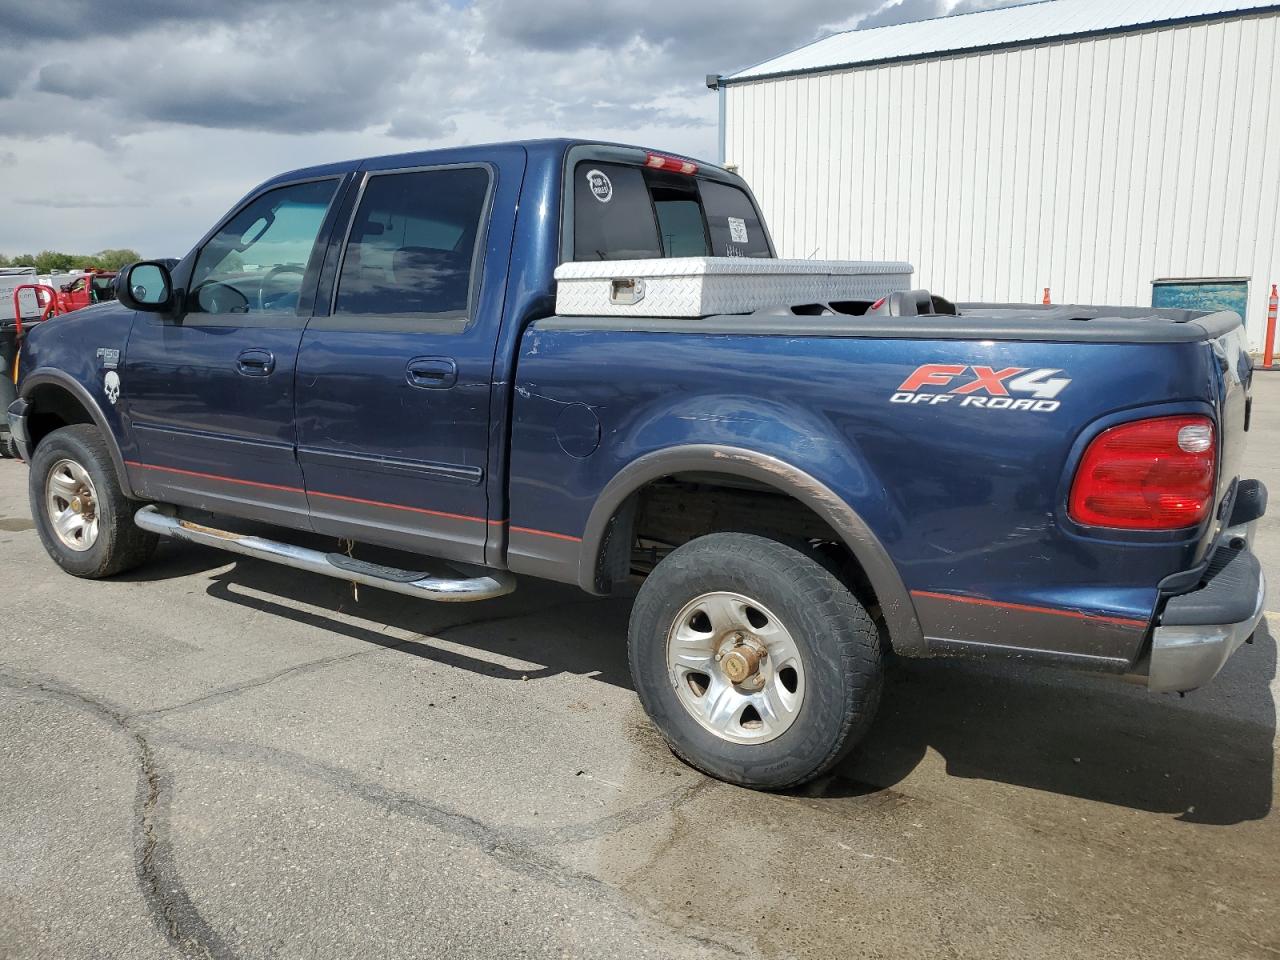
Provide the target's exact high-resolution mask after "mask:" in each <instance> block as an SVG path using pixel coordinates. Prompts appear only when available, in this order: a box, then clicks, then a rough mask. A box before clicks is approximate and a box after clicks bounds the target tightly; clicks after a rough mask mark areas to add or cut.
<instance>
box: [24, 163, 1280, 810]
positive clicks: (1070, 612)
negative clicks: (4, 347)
mask: <svg viewBox="0 0 1280 960" xmlns="http://www.w3.org/2000/svg"><path fill="white" fill-rule="evenodd" d="M602 178H603V179H602ZM672 253H680V254H681V255H682V257H693V258H695V259H696V258H697V257H699V256H700V255H702V256H710V257H712V258H713V259H714V258H720V257H725V256H728V255H737V256H745V257H754V258H757V259H759V260H760V261H761V263H760V264H758V265H757V267H759V268H760V269H770V268H772V264H771V263H770V261H771V260H772V258H773V257H774V247H773V244H772V241H771V240H770V239H769V235H768V232H767V230H766V229H765V226H764V223H763V219H762V217H761V215H760V212H759V209H758V207H757V205H756V202H755V200H754V199H753V198H752V196H751V193H750V191H749V190H748V188H747V186H746V184H745V183H744V182H743V181H742V180H741V179H740V178H739V177H737V176H735V175H734V174H732V173H729V172H727V171H725V170H723V169H719V168H717V167H713V166H708V165H706V164H702V163H696V162H694V161H691V160H687V159H685V158H672V157H669V156H666V155H662V154H657V153H654V152H652V151H648V150H645V149H642V148H633V147H622V146H612V145H603V144H594V143H581V142H572V141H538V142H527V143H508V144H498V145H490V146H481V147H472V148H459V149H450V150H441V151H433V152H427V153H414V154H408V155H402V156H392V157H380V158H376V159H369V160H362V161H358V162H351V163H338V164H330V165H326V166H318V167H313V168H309V169H305V170H299V171H295V172H293V173H288V174H285V175H283V176H280V177H277V178H275V179H273V180H270V181H268V182H267V183H264V184H263V185H262V186H260V187H258V188H256V189H255V190H253V191H252V192H251V193H250V194H249V195H248V196H246V197H245V198H244V199H243V200H242V201H241V202H240V203H238V204H236V206H235V208H234V209H232V210H231V211H230V212H229V213H228V214H227V215H226V217H225V218H223V220H221V221H220V222H219V223H218V224H217V225H216V226H214V228H213V229H212V230H210V231H209V233H208V234H207V235H206V236H205V237H204V238H203V239H202V240H200V242H199V243H197V244H196V245H195V247H194V249H193V250H192V251H191V253H190V254H188V255H187V256H186V258H184V259H183V260H182V261H181V262H180V263H178V264H176V265H173V264H171V263H164V262H143V263H138V264H134V265H132V266H131V267H129V268H127V269H126V270H125V271H123V272H122V276H121V279H120V282H119V285H118V291H119V302H118V303H108V304H102V305H99V306H93V307H88V308H86V309H84V310H80V311H78V312H77V313H75V314H72V315H70V316H68V317H65V318H60V319H59V321H58V322H56V323H50V324H46V325H45V326H44V327H43V328H41V329H38V330H36V331H34V332H33V334H32V336H31V337H30V338H29V339H28V340H27V342H26V344H25V347H24V349H23V351H22V355H21V359H20V379H19V399H17V400H16V401H15V402H14V403H13V405H12V407H11V408H10V409H9V421H10V424H11V426H12V430H13V433H14V435H15V437H17V438H18V440H19V443H20V446H21V451H22V454H23V456H24V458H29V460H30V493H31V506H32V511H33V514H34V516H35V519H36V522H37V528H38V531H39V534H40V537H41V539H42V540H43V542H44V545H45V547H46V548H47V550H48V552H49V555H50V556H51V557H52V558H53V559H54V560H55V561H56V562H57V563H58V564H59V565H60V566H61V567H62V568H63V569H64V570H66V571H67V572H68V573H71V574H74V575H76V576H79V577H89V578H95V577H106V576H110V575H112V574H116V573H120V572H122V571H125V570H128V569H131V568H133V567H136V566H138V565H139V564H141V563H143V562H145V561H146V560H147V558H148V557H149V556H150V555H151V552H152V550H153V548H154V547H155V544H156V538H157V536H158V535H165V536H173V537H178V538H182V539H186V540H189V541H193V542H196V543H203V544H213V545H217V546H220V547H223V548H225V549H227V550H230V551H233V552H236V553H241V554H248V555H251V556H256V557H263V558H267V559H270V560H274V561H277V562H280V563H284V564H287V565H290V566H293V567H297V568H300V569H302V570H306V571H313V572H319V573H323V574H327V575H330V576H337V577H341V578H343V579H347V580H352V581H355V582H358V583H362V584H368V585H374V586H378V587H382V588H385V589H388V590H395V591H399V592H402V593H409V594H413V595H417V596H421V597H425V598H428V599H434V600H448V601H460V600H478V599H484V598H489V597H494V596H497V595H500V594H503V593H506V592H509V591H510V590H512V589H514V587H515V585H516V581H515V579H514V577H513V575H515V574H521V575H526V576H529V577H540V578H546V579H548V580H554V581H561V582H564V583H569V584H576V585H577V586H579V587H581V588H582V589H583V590H584V591H586V592H587V593H590V594H608V593H610V592H612V591H615V590H617V589H620V588H622V587H623V586H624V585H626V584H628V583H634V581H635V579H636V577H641V578H643V579H642V581H641V582H640V583H639V586H638V593H637V594H636V596H635V602H634V608H633V612H632V615H631V622H630V627H629V637H628V650H629V657H630V665H631V670H632V676H633V678H634V683H635V688H636V691H637V693H638V694H639V697H640V700H641V702H642V703H643V705H644V707H645V709H646V710H647V711H648V713H649V715H650V717H651V718H652V719H653V721H654V723H655V724H656V725H657V727H658V728H659V729H660V730H661V732H662V734H663V735H664V736H665V737H666V739H667V741H668V743H669V744H670V745H671V747H672V749H673V750H674V751H675V752H676V753H677V754H678V755H679V756H681V757H682V758H684V759H685V760H687V761H688V762H689V763H691V764H693V765H694V766H696V767H698V768H700V769H702V770H704V771H706V772H708V773H710V774H712V775H714V776H716V777H720V778H723V779H725V780H728V781H732V782H734V783H739V784H744V785H749V786H753V787H760V788H769V789H779V788H786V787H791V786H794V785H796V784H799V783H802V782H804V781H806V780H808V779H810V778H812V777H815V776H817V775H819V774H821V773H823V772H824V771H827V770H829V769H830V768H831V767H832V765H833V764H834V763H836V761H837V760H839V759H840V758H841V757H842V756H843V755H844V754H845V753H846V752H847V751H848V750H849V749H851V747H852V746H853V745H854V744H855V743H857V742H858V740H859V738H861V737H862V736H863V734H864V733H865V731H866V730H867V726H868V724H869V723H870V722H871V719H872V717H873V715H874V714H875V711H876V708H877V703H878V701H879V698H880V691H881V678H882V672H883V662H884V657H885V656H886V655H887V654H889V653H890V652H892V653H894V654H897V655H900V656H904V657H948V656H972V657H978V658H996V657H1012V658H1017V659H1020V660H1025V661H1033V662H1038V663H1043V664H1047V665H1050V666H1056V667H1064V668H1072V669H1077V670H1090V671H1096V672H1099V673H1104V674H1110V675H1112V676H1114V677H1116V678H1117V679H1119V678H1124V677H1127V678H1129V679H1135V678H1136V679H1139V680H1141V682H1144V683H1145V684H1147V686H1148V687H1149V688H1150V689H1151V690H1153V691H1185V690H1190V689H1192V688H1195V687H1198V686H1200V685H1202V684H1204V683H1206V682H1208V681H1209V680H1210V679H1211V678H1212V677H1213V676H1214V675H1215V674H1216V673H1217V672H1218V670H1219V668H1220V667H1221V666H1222V664H1223V663H1224V661H1225V660H1226V659H1227V657H1228V656H1229V655H1231V653H1232V652H1233V651H1234V650H1236V649H1237V648H1238V647H1239V645H1240V644H1241V643H1242V642H1243V641H1244V640H1245V639H1246V638H1248V637H1249V636H1250V635H1251V634H1252V632H1253V630H1254V627H1255V625H1256V624H1257V622H1258V620H1259V617H1260V616H1261V612H1262V597H1263V580H1262V575H1261V572H1260V569H1259V565H1258V562H1257V560H1256V559H1255V558H1254V556H1253V554H1252V552H1251V550H1250V541H1251V537H1252V531H1253V529H1254V526H1255V523H1256V521H1257V519H1258V517H1259V516H1261V514H1262V513H1263V511H1264V509H1265V504H1266V491H1265V489H1264V488H1263V486H1262V485H1261V484H1259V483H1257V482H1256V481H1254V480H1251V479H1248V478H1244V477H1241V475H1240V464H1241V456H1242V452H1243V450H1244V444H1245V433H1246V431H1247V429H1248V425H1249V404H1250V398H1249V390H1250V378H1251V367H1250V362H1249V359H1248V357H1247V355H1246V352H1245V340H1244V338H1243V333H1242V327H1241V322H1240V318H1239V317H1237V316H1236V315H1234V314H1229V313H1207V314H1206V313H1196V312H1191V311H1182V310H1154V309H1147V308H1129V309H1125V308H1113V307H1074V306H1059V307H1042V306H1007V305H1005V306H998V305H964V304H961V305H959V306H958V307H955V306H952V305H951V304H949V303H948V302H947V301H945V300H943V299H942V298H940V297H937V296H934V295H931V294H929V293H927V292H922V291H901V290H897V291H894V292H892V293H891V294H890V295H888V296H883V297H879V298H877V299H876V300H874V301H872V300H870V299H862V300H859V299H856V298H855V299H848V300H836V301H835V302H830V301H826V302H824V301H821V300H819V301H817V302H807V303H799V302H783V303H776V304H773V305H770V306H763V307H754V308H751V309H750V310H749V312H742V313H736V314H719V315H708V316H702V315H697V316H692V317H688V316H684V317H682V316H657V315H654V313H655V312H665V311H656V310H654V308H653V307H651V306H649V305H650V304H652V303H653V300H652V299H644V297H643V296H642V295H643V294H644V293H645V287H644V283H643V282H642V280H643V277H641V276H640V275H641V274H642V273H645V271H647V273H645V275H646V276H650V277H652V276H653V275H654V274H655V272H656V273H661V270H656V271H655V268H654V261H655V260H661V259H662V258H664V257H666V256H667V255H669V254H672ZM580 261H581V262H582V263H579V262H580ZM605 261H608V262H610V263H611V265H610V266H608V267H607V268H602V267H600V266H596V267H592V268H591V269H590V270H588V269H587V267H586V264H589V263H592V262H594V263H596V264H600V263H602V262H605ZM613 261H618V262H617V263H612V262H613ZM674 262H675V261H673V263H674ZM681 262H682V263H683V262H685V261H681ZM715 262H716V263H720V262H722V261H719V260H716V261H715ZM558 268H560V269H561V271H562V275H563V276H565V277H569V276H573V277H586V278H587V279H591V278H594V277H598V278H600V279H601V282H604V283H606V284H609V287H608V295H607V297H606V299H607V300H608V302H609V303H611V304H613V305H614V306H616V308H617V309H616V310H612V313H611V315H591V316H566V315H563V314H562V313H561V314H558V313H557V311H556V306H555V305H556V299H557V284H556V280H555V277H554V274H555V272H556V270H557V269H558ZM673 269H674V268H673ZM778 269H781V267H779V268H778ZM610 270H613V271H614V275H613V279H612V280H611V281H610V280H609V276H610V273H609V271H610ZM584 271H585V272H584ZM737 282H740V283H741V284H742V285H743V286H744V288H745V287H746V286H747V285H748V284H749V282H753V281H751V278H750V276H748V275H746V274H744V275H743V278H742V279H741V280H740V281H737ZM815 282H816V281H815ZM757 288H758V285H757V287H756V288H753V289H757ZM729 289H730V292H732V285H731V284H730V287H729ZM814 289H827V288H826V287H820V286H818V287H814ZM611 309H612V308H611ZM646 311H649V312H646ZM243 521H256V522H258V523H259V524H266V525H268V526H267V527H266V529H265V531H264V529H263V528H262V527H260V526H259V527H258V528H256V529H254V530H246V529H245V528H244V527H243V526H242V525H241V523H242V522H243ZM305 534H314V535H323V536H325V537H333V538H342V539H343V540H347V541H355V542H356V543H357V544H360V545H363V549H364V550H365V552H363V553H362V552H361V550H360V549H358V550H356V551H355V556H354V557H352V556H348V554H347V552H346V551H339V550H337V549H336V547H335V548H334V550H333V551H332V552H326V551H325V550H324V549H323V548H322V549H319V550H317V549H312V548H311V547H308V546H306V543H305V541H306V540H307V537H306V536H305ZM371 548H393V549H395V550H397V551H401V553H399V554H397V555H396V556H397V557H398V558H399V559H397V560H394V561H389V560H387V559H385V557H383V556H381V555H377V554H376V553H375V552H370V551H371ZM406 556H407V557H408V558H407V559H405V557H406ZM436 561H443V562H445V563H447V564H448V565H449V570H447V571H442V570H441V569H440V568H439V566H438V565H436ZM1189 722H1190V721H1189Z"/></svg>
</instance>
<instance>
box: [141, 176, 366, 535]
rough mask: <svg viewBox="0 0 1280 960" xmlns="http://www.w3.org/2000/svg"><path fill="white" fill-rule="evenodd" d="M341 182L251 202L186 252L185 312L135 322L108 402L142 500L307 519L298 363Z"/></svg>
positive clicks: (311, 183) (269, 192)
mask: <svg viewBox="0 0 1280 960" xmlns="http://www.w3.org/2000/svg"><path fill="white" fill-rule="evenodd" d="M341 183H342V178H341V177H338V176H333V177H324V178H319V179H310V180H305V181H302V182H297V183H291V184H283V185H278V186H273V187H271V188H269V189H266V190H264V191H262V192H260V193H258V194H256V195H255V196H253V197H251V198H250V199H249V200H248V201H247V202H245V203H244V204H243V205H242V206H240V207H239V208H238V209H237V210H236V211H234V212H233V213H232V214H231V215H230V216H229V217H228V218H227V220H226V221H225V222H224V223H223V225H222V226H221V227H219V228H218V229H217V230H216V231H215V232H214V234H213V235H212V236H211V237H210V238H209V240H208V241H207V242H206V243H204V244H203V246H202V247H201V248H200V249H199V250H198V251H196V252H195V253H194V254H193V256H194V264H192V265H191V268H190V269H191V276H190V278H189V281H188V283H187V296H186V313H185V315H183V316H179V317H169V316H161V315H158V314H150V313H148V314H142V313H140V314H138V315H137V316H136V318H135V320H134V323H133V328H132V331H131V333H130V337H129V344H128V349H127V350H126V351H125V357H124V363H123V366H122V368H121V370H120V373H119V382H120V388H119V394H118V395H119V401H118V402H119V404H120V405H121V406H122V408H123V412H124V414H125V416H126V417H127V419H128V422H129V423H130V426H131V429H132V433H133V436H134V438H135V441H136V444H137V449H138V458H137V459H136V460H134V461H131V462H130V463H129V464H128V469H129V473H130V480H131V482H132V483H133V486H134V489H135V490H138V491H139V492H140V493H141V494H142V495H143V496H145V497H147V498H149V499H155V500H161V501H165V502H171V503H179V504H184V505H188V506H195V507H198V508H202V509H208V510H212V511H215V512H217V511H219V510H226V512H228V513H232V514H235V515H237V516H244V517H251V518H254V519H261V520H267V521H270V522H274V523H281V524H284V525H287V526H300V527H303V528H305V527H306V525H307V504H306V496H305V494H304V491H303V485H302V473H301V470H300V468H299V467H298V462H297V459H296V457H295V456H294V442H295V437H294V423H293V414H294V369H295V366H296V363H297V357H298V343H299V341H300V339H301V337H302V330H303V327H304V325H305V323H306V318H307V316H308V315H309V314H310V312H311V301H312V300H313V299H314V291H315V286H316V282H317V280H318V277H319V271H320V264H321V261H322V259H323V250H324V247H323V244H322V243H320V242H319V241H320V240H321V239H322V238H324V237H326V235H327V231H328V228H329V225H330V223H331V222H332V220H333V216H334V210H333V207H334V203H333V201H334V199H335V197H336V196H337V195H338V193H339V188H340V186H341ZM186 266H187V265H186V264H183V265H180V267H179V268H178V270H177V275H178V278H181V276H182V273H183V270H184V269H185V268H186Z"/></svg>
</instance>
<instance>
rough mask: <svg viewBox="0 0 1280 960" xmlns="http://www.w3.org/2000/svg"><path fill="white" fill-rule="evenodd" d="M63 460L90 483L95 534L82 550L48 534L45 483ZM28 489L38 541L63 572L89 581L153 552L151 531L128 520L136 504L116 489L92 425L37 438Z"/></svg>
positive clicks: (102, 444)
mask: <svg viewBox="0 0 1280 960" xmlns="http://www.w3.org/2000/svg"><path fill="white" fill-rule="evenodd" d="M63 460H70V461H73V462H74V463H76V464H79V465H80V466H81V467H83V468H84V470H85V471H86V472H87V473H88V475H89V478H90V479H91V480H92V482H93V488H94V493H95V497H94V513H95V515H96V517H97V520H98V533H97V539H96V540H95V541H94V542H93V544H92V545H91V546H90V547H88V549H85V550H75V549H72V548H71V547H69V546H67V545H66V544H64V543H63V542H62V541H61V540H60V539H59V538H58V536H57V534H55V533H54V531H53V525H52V521H51V518H50V516H49V508H48V504H47V502H46V497H45V484H46V482H47V480H48V476H49V473H50V471H51V470H52V469H53V468H54V466H56V465H57V464H58V463H59V462H60V461H63ZM28 493H29V496H30V498H31V515H32V517H33V518H34V519H35V522H36V532H37V533H39V535H40V541H41V542H42V543H43V544H44V548H45V550H46V551H47V552H48V554H49V556H51V557H52V558H53V560H54V562H55V563H57V564H58V566H60V567H62V569H63V570H65V571H67V573H70V574H73V575H74V576H77V577H85V578H86V579H90V580H97V579H100V578H102V577H110V576H113V575H114V574H117V573H123V572H125V571H126V570H132V569H133V568H134V567H138V566H141V565H142V564H143V563H145V562H146V561H147V560H148V559H149V558H150V556H151V554H152V553H153V552H154V551H155V548H156V541H157V537H156V535H155V534H153V533H148V532H147V531H145V530H142V529H141V528H139V527H138V526H136V525H135V524H134V522H133V515H134V512H135V511H137V509H138V508H139V507H140V506H142V504H141V503H138V502H136V501H134V500H130V499H129V498H128V497H126V496H125V495H124V491H123V490H121V489H120V481H119V479H118V478H117V477H116V471H115V465H114V464H113V463H112V462H111V454H110V453H109V452H108V450H107V444H106V442H105V441H104V440H103V439H102V435H101V434H100V433H99V432H98V429H97V428H96V427H94V426H92V425H89V424H75V425H74V426H70V427H62V428H61V429H58V430H54V431H53V432H52V433H50V434H49V435H48V436H46V437H45V438H44V439H42V440H41V441H40V444H39V446H37V447H36V449H35V452H34V453H33V454H32V455H31V470H30V477H29V479H28Z"/></svg>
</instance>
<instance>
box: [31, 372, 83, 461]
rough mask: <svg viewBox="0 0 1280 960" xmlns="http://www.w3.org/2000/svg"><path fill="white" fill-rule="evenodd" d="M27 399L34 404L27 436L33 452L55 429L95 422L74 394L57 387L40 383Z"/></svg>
mask: <svg viewBox="0 0 1280 960" xmlns="http://www.w3.org/2000/svg"><path fill="white" fill-rule="evenodd" d="M27 399H28V402H30V404H31V406H30V408H29V409H28V412H27V433H28V435H29V437H30V440H31V450H32V451H33V452H34V451H35V448H36V447H37V446H39V444H40V441H41V440H42V439H44V438H45V437H46V436H48V435H49V434H50V433H52V432H53V431H54V430H57V429H59V428H61V427H68V426H70V425H71V424H73V423H93V422H94V420H93V416H92V415H91V414H90V413H89V411H88V409H87V408H86V407H85V405H84V404H83V403H81V402H80V401H79V400H77V399H76V397H75V395H74V394H72V393H71V391H69V390H67V389H65V388H64V387H60V386H57V385H56V384H52V383H46V384H41V385H40V386H38V387H36V388H35V390H33V391H32V393H31V396H30V397H28V398H27Z"/></svg>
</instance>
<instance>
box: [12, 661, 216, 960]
mask: <svg viewBox="0 0 1280 960" xmlns="http://www.w3.org/2000/svg"><path fill="white" fill-rule="evenodd" d="M0 686H3V687H5V688H6V689H9V690H12V691H15V692H17V693H19V694H26V695H29V696H30V695H36V696H40V697H43V698H44V699H48V700H56V701H58V702H61V703H64V704H67V705H69V706H71V707H73V708H75V709H78V710H80V711H81V712H83V713H87V714H89V715H90V716H93V717H96V718H97V719H99V720H102V721H104V722H106V723H108V724H110V725H111V726H113V727H115V728H116V729H118V730H120V731H121V732H122V733H124V734H125V735H126V736H127V737H128V738H129V739H130V740H131V741H132V743H133V747H134V752H135V754H136V756H137V761H138V789H137V792H136V794H135V798H134V805H133V821H134V823H133V839H134V842H133V854H134V855H133V861H134V872H135V874H136V875H137V878H138V888H139V891H140V892H141V894H142V899H143V901H144V902H145V903H146V905H147V912H148V914H149V915H150V917H151V920H152V922H153V923H154V924H155V926H156V929H157V930H159V931H160V933H161V935H163V936H164V938H165V939H166V940H167V941H168V942H169V943H170V944H172V945H173V946H174V947H175V948H176V949H177V950H178V952H179V953H180V954H181V955H182V956H184V957H192V958H200V960H234V958H235V953H234V951H232V950H231V948H230V947H228V946H227V944H226V943H225V942H223V940H222V938H221V937H219V936H218V934H217V932H216V931H215V930H214V929H213V928H212V927H211V926H210V925H209V923H208V921H206V920H205V919H204V917H203V916H202V915H201V913H200V911H199V909H198V908H197V907H196V905H195V902H194V901H193V900H192V898H191V895H190V894H189V893H188V892H187V890H186V887H185V886H184V885H183V883H182V879H181V877H180V876H179V874H178V868H177V862H176V860H175V858H174V853H173V842H172V839H171V837H170V834H169V805H170V802H171V800H172V797H173V778H172V776H171V775H169V774H167V773H166V772H165V771H164V770H163V769H162V768H161V767H160V765H159V763H158V762H157V761H156V757H155V752H154V751H153V750H152V748H151V744H150V743H149V742H148V741H147V738H146V737H145V736H143V734H142V733H141V732H140V731H139V730H137V729H135V728H134V726H133V724H132V722H131V720H130V718H129V717H128V716H127V715H126V714H125V713H124V712H123V711H122V710H121V709H119V708H118V707H115V706H111V705H109V704H107V703H106V702H105V701H103V700H99V699H97V698H95V697H93V696H91V695H89V694H87V693H84V692H82V691H80V690H78V689H76V688H74V687H72V686H70V685H67V684H64V683H61V682H53V681H50V680H39V679H34V678H24V677H21V676H17V675H13V674H5V673H0Z"/></svg>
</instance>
